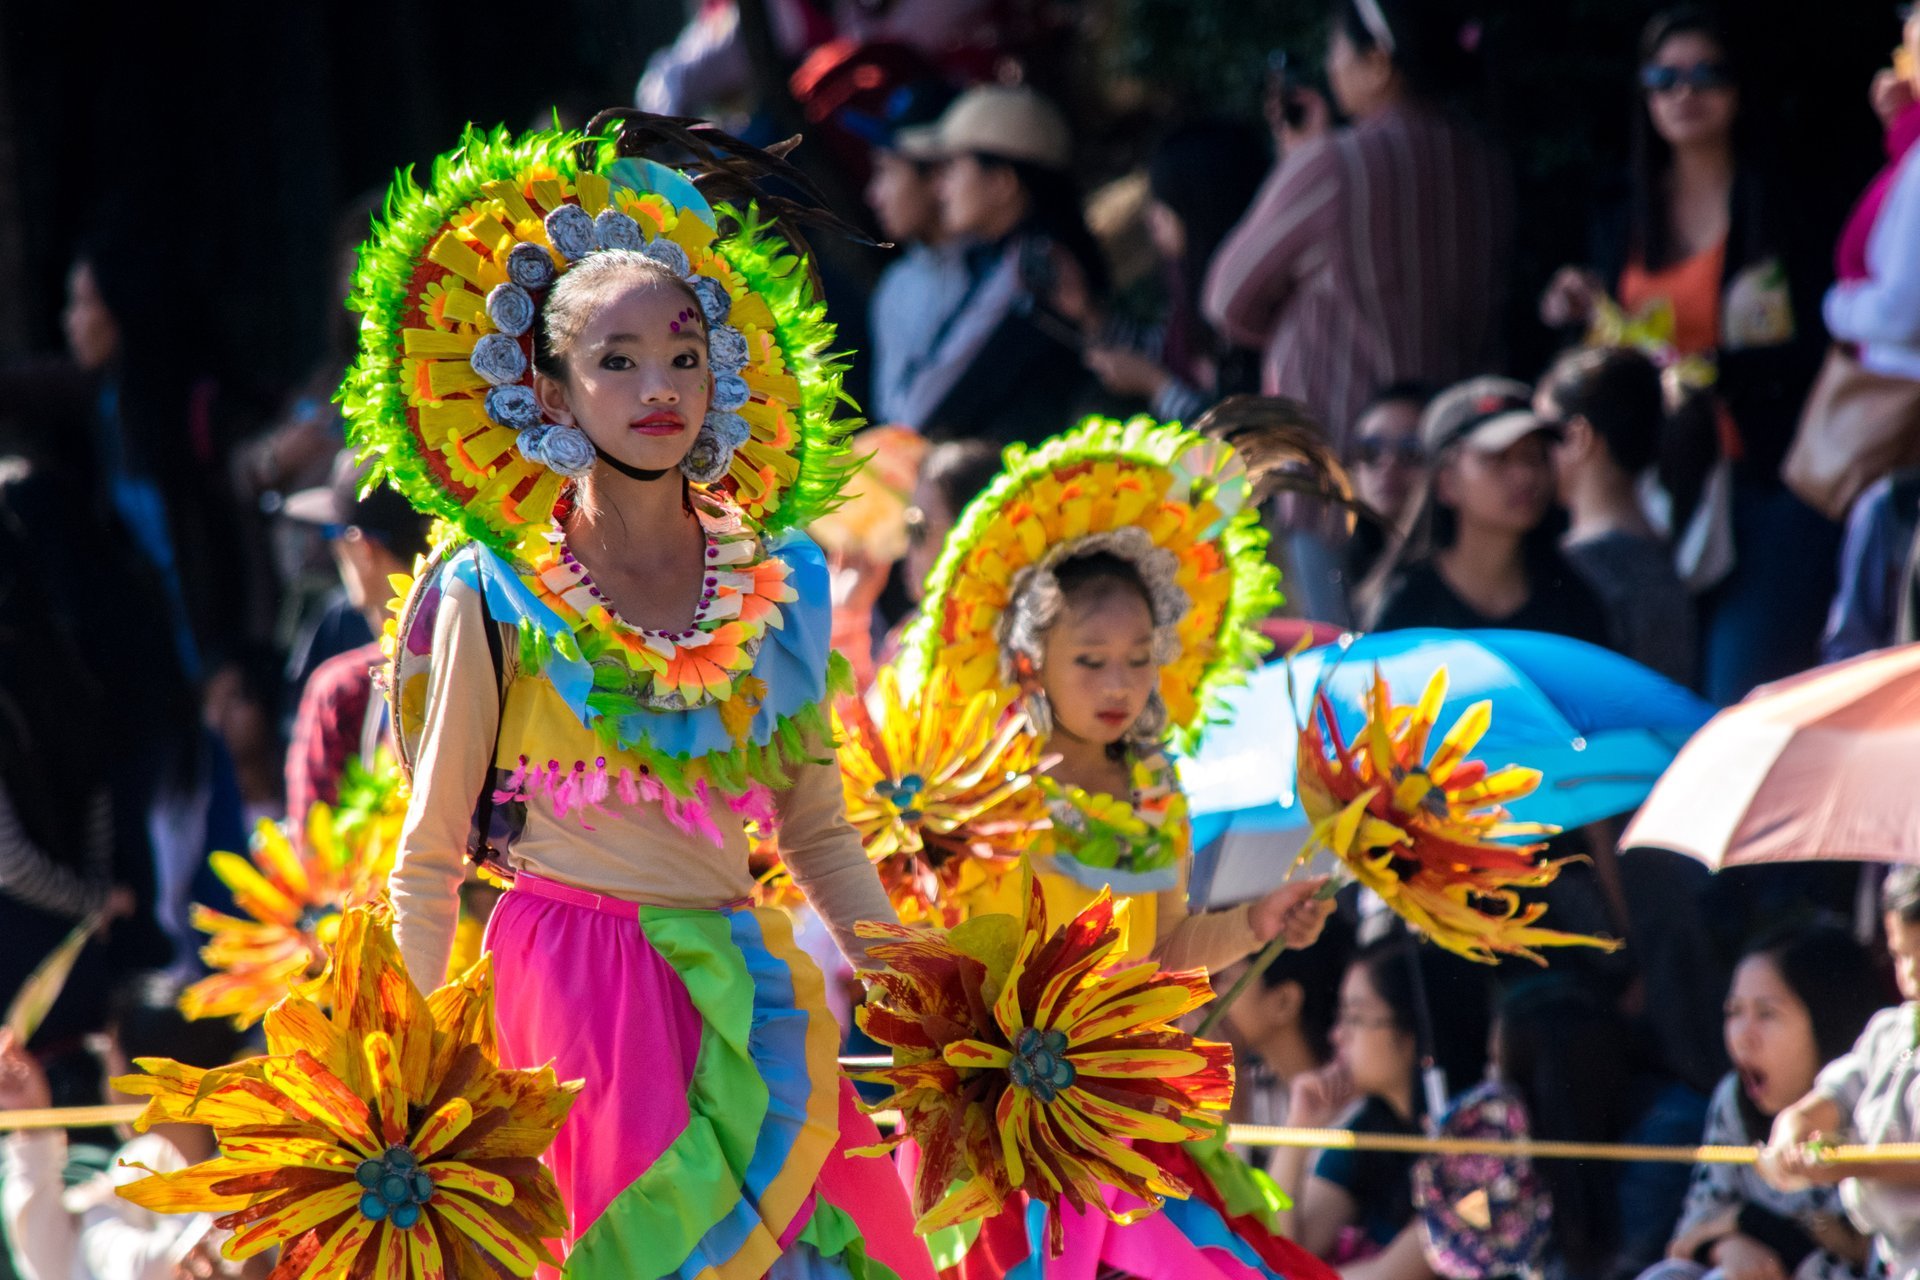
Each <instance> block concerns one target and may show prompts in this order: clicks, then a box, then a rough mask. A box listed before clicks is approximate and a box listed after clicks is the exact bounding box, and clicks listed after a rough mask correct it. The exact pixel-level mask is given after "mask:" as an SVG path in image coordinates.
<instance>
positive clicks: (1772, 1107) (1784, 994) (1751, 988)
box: [1724, 955, 1820, 1116]
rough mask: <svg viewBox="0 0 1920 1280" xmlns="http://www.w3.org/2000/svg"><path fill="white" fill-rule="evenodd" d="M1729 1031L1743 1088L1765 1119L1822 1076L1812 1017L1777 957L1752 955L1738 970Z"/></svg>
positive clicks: (1729, 1008)
mask: <svg viewBox="0 0 1920 1280" xmlns="http://www.w3.org/2000/svg"><path fill="white" fill-rule="evenodd" d="M1724 1029H1725V1033H1726V1037H1727V1057H1728V1058H1730V1059H1732V1061H1733V1069H1734V1070H1735V1071H1738V1072H1739V1073H1740V1087H1741V1088H1742V1089H1745V1090H1746V1091H1747V1097H1748V1099H1750V1100H1751V1101H1752V1103H1753V1105H1754V1106H1756V1107H1758V1108H1760V1111H1761V1113H1762V1114H1764V1115H1769V1116H1771V1115H1777V1114H1779V1113H1780V1111H1782V1110H1783V1109H1785V1108H1786V1107H1789V1106H1791V1105H1792V1104H1793V1103H1795V1102H1797V1101H1799V1100H1800V1099H1801V1098H1803V1097H1805V1096H1806V1095H1807V1093H1808V1091H1809V1090H1811V1089H1812V1088H1813V1078H1814V1076H1816V1075H1818V1074H1819V1072H1820V1047H1819V1045H1818V1044H1817V1043H1816V1042H1815V1041H1814V1038H1813V1018H1812V1016H1811V1015H1810V1014H1809V1013H1808V1012H1807V1006H1806V1005H1805V1004H1803V1003H1802V1002H1801V1000H1800V997H1799V996H1797V995H1795V994H1794V993H1793V988H1792V987H1790V986H1788V985H1787V982H1786V979H1785V978H1783V977H1781V976H1780V967H1779V966H1778V965H1776V964H1775V963H1774V961H1773V957H1772V956H1767V955H1755V956H1748V957H1747V958H1746V959H1745V960H1742V961H1741V962H1740V967H1739V968H1738V969H1735V970H1734V971H1733V986H1732V988H1731V989H1730V990H1728V992H1727V1007H1726V1023H1725V1028H1724Z"/></svg>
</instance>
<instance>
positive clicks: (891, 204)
mask: <svg viewBox="0 0 1920 1280" xmlns="http://www.w3.org/2000/svg"><path fill="white" fill-rule="evenodd" d="M953 97H954V94H953V91H952V90H951V89H949V88H947V87H946V86H945V85H943V84H940V83H938V82H926V81H922V82H919V83H915V84H909V85H903V86H902V87H901V88H900V89H898V90H896V91H895V92H894V94H893V96H892V97H891V98H890V99H888V102H887V110H886V113H885V114H884V115H882V116H879V117H877V118H870V117H866V116H857V115H854V114H853V113H851V112H848V113H845V114H843V115H842V117H841V121H842V123H844V124H846V125H847V126H848V127H849V128H851V129H853V130H854V132H856V133H858V134H861V135H862V136H864V137H866V138H867V139H868V141H870V142H871V143H872V144H873V175H872V177H870V178H869V179H868V180H867V187H866V199H867V207H868V208H869V209H871V210H872V211H873V216H874V220H875V221H876V222H878V223H879V224H880V234H881V235H882V236H884V237H885V238H886V239H887V240H889V241H891V242H892V243H893V244H895V245H898V246H899V247H900V256H899V257H898V258H896V259H894V260H893V261H892V262H890V263H888V264H887V268H886V270H884V271H882V272H881V273H880V280H879V283H877V284H876V285H875V286H874V289H873V299H872V301H871V303H869V305H868V311H869V315H870V322H869V326H868V328H869V332H870V333H871V335H872V337H871V346H872V350H871V351H870V353H869V354H870V355H871V356H872V358H873V391H872V396H871V400H872V403H871V404H870V405H869V406H868V408H869V410H870V412H871V413H872V415H873V420H874V421H875V422H880V423H901V424H905V425H908V426H914V425H917V424H915V423H914V421H913V419H911V418H909V417H908V416H907V407H908V406H907V391H908V389H909V387H910V386H911V384H912V380H913V376H914V374H915V373H916V372H917V371H918V369H919V367H920V365H921V364H922V363H924V362H925V360H926V359H927V358H928V356H929V355H931V353H932V350H933V346H934V341H935V338H936V337H937V336H938V332H939V326H940V323H941V320H942V319H943V318H944V317H945V316H948V315H950V314H951V313H952V312H953V310H954V308H956V307H958V306H959V305H960V302H961V300H962V299H963V298H964V297H965V296H966V293H967V286H968V283H969V280H968V276H967V262H966V254H965V242H964V241H962V240H960V239H957V238H955V237H953V236H949V235H948V234H947V233H946V230H945V228H944V227H943V226H942V225H941V220H940V192H939V172H940V166H939V164H938V163H937V162H935V161H932V160H928V159H925V158H915V157H913V156H909V155H903V154H902V153H901V152H900V150H899V149H898V145H897V143H898V139H899V136H900V131H901V130H903V129H913V128H922V127H924V126H926V125H929V124H931V123H933V122H934V121H935V120H937V119H939V118H940V114H941V113H942V112H943V111H945V110H946V108H947V106H948V104H950V103H951V102H952V101H953Z"/></svg>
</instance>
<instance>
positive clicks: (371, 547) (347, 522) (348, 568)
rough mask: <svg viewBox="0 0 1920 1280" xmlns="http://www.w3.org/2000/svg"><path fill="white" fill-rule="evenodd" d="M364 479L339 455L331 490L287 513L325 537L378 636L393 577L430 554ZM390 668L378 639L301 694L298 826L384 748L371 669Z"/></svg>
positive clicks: (418, 529) (400, 501)
mask: <svg viewBox="0 0 1920 1280" xmlns="http://www.w3.org/2000/svg"><path fill="white" fill-rule="evenodd" d="M367 471H368V468H367V467H364V466H361V465H358V464H356V463H355V462H354V458H353V451H352V450H351V449H342V450H341V451H340V453H339V454H338V456H336V457H335V458H334V464H333V478H332V480H331V482H330V483H329V484H327V485H326V486H325V487H324V488H318V489H307V490H303V491H302V492H300V493H296V494H294V495H293V496H292V497H290V498H288V499H287V502H286V505H285V506H284V507H282V508H281V513H282V514H283V515H285V516H286V517H287V518H288V519H289V520H297V521H299V522H301V523H303V524H310V525H314V526H316V527H318V528H319V529H320V531H321V535H322V536H323V537H325V538H326V540H327V547H328V549H329V550H331V551H332V552H333V562H334V564H335V565H336V566H337V567H338V568H339V570H340V582H341V585H342V586H343V587H345V589H346V593H347V600H348V602H349V603H350V604H351V605H352V606H353V607H354V608H355V609H356V610H358V611H359V613H360V615H361V616H362V617H363V618H365V619H366V622H367V628H368V630H370V631H371V632H372V633H373V634H374V635H375V636H376V637H377V636H379V634H380V632H381V630H382V629H383V628H384V627H385V625H386V621H387V600H388V598H389V596H390V595H391V594H392V591H391V588H390V587H389V586H388V583H387V579H388V578H390V577H392V576H393V575H395V574H404V573H407V572H409V571H410V569H411V567H412V564H413V558H414V556H415V555H416V554H418V553H420V552H422V551H424V550H426V540H427V539H426V534H427V522H426V518H425V517H423V516H421V515H419V514H418V513H416V512H415V511H414V509H413V508H412V507H411V506H409V505H407V500H406V499H405V498H403V497H401V496H400V495H399V494H398V493H396V492H394V491H393V490H392V489H391V488H389V487H388V486H386V485H380V486H379V487H377V488H375V489H373V490H372V491H371V492H369V493H367V494H365V495H364V496H363V495H362V494H361V492H360V488H361V485H362V484H363V483H364V481H365V480H366V477H367ZM383 661H385V659H384V657H383V655H382V654H381V652H380V642H379V641H378V639H375V640H373V641H372V642H370V643H368V644H364V645H361V646H360V647H359V648H357V649H349V650H348V651H347V652H345V653H342V654H337V655H335V656H334V657H332V658H329V659H327V660H326V661H325V662H323V663H321V664H320V665H319V667H317V668H316V669H315V670H314V673H313V675H312V676H311V677H310V678H309V679H308V680H307V684H306V687H305V688H304V689H303V690H302V691H301V694H300V710H299V711H298V713H296V714H295V716H294V721H293V738H292V742H291V743H290V745H289V746H288V748H287V812H288V813H289V814H291V815H293V818H294V823H295V826H296V828H298V827H299V826H300V825H301V824H302V823H303V822H304V820H305V817H306V813H307V810H308V809H309V808H311V807H312V806H313V804H314V803H315V802H316V801H320V802H324V803H327V804H333V803H335V802H336V801H337V800H339V798H340V779H341V778H342V776H344V774H345V773H346V768H347V762H348V761H349V760H352V759H355V758H360V757H364V756H367V755H370V754H371V752H372V748H373V746H374V745H376V744H377V743H378V741H379V735H380V732H381V728H382V724H383V721H380V720H379V717H378V711H379V708H378V707H377V706H376V705H375V703H374V699H373V669H374V668H375V667H377V666H379V665H380V664H381V663H382V662H383Z"/></svg>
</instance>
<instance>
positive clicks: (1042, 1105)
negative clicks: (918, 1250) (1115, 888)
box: [858, 876, 1233, 1246]
mask: <svg viewBox="0 0 1920 1280" xmlns="http://www.w3.org/2000/svg"><path fill="white" fill-rule="evenodd" d="M1025 887H1026V891H1027V902H1028V906H1027V918H1026V922H1025V925H1024V928H1023V927H1022V925H1021V924H1020V923H1019V922H1017V921H1015V920H1014V919H1013V918H1012V917H1011V916H999V915H992V916H977V917H975V918H974V919H972V920H969V921H968V922H967V923H966V924H964V925H962V926H960V927H959V928H957V929H954V930H953V931H952V932H951V933H944V934H943V933H939V932H936V931H933V930H930V929H925V928H915V927H912V926H906V925H878V924H863V925H861V926H860V931H861V933H862V935H863V936H865V937H869V938H878V939H885V941H883V942H881V943H880V944H879V945H877V946H874V947H873V948H871V950H870V952H869V954H870V955H871V957H872V958H873V959H874V960H876V961H878V962H879V963H881V964H883V965H885V966H886V968H885V969H884V970H883V971H881V972H879V973H878V974H876V975H874V981H875V991H874V994H873V996H872V997H871V998H870V999H869V1000H868V1002H867V1004H866V1006H865V1007H864V1008H862V1009H861V1010H860V1012H859V1014H858V1018H859V1022H860V1026H861V1028H862V1029H863V1030H865V1031H866V1033H867V1034H868V1035H870V1036H872V1037H873V1038H874V1039H875V1040H877V1041H879V1042H880V1043H881V1044H884V1045H887V1046H889V1047H891V1048H892V1049H893V1060H894V1065H893V1066H891V1067H887V1068H883V1069H880V1070H876V1071H870V1072H864V1073H862V1074H861V1076H860V1078H862V1079H866V1080H872V1081H876V1082H879V1083H882V1084H886V1085H889V1086H891V1087H892V1088H893V1091H894V1092H893V1093H892V1095H891V1096H889V1097H888V1098H886V1099H885V1100H884V1101H882V1102H881V1103H880V1104H879V1105H880V1106H882V1107H895V1108H898V1109H899V1111H900V1113H901V1117H902V1120H901V1133H902V1135H903V1136H905V1137H911V1138H913V1139H914V1141H915V1142H917V1143H918V1144H919V1145H920V1148H921V1152H922V1163H921V1167H920V1172H919V1175H918V1178H917V1180H916V1182H915V1185H914V1190H913V1201H914V1211H915V1213H916V1214H917V1215H919V1230H920V1231H921V1232H922V1233H925V1232H929V1231H934V1230H937V1229H939V1228H941V1227H944V1226H949V1225H952V1224H954V1223H959V1222H965V1221H968V1220H970V1219H973V1218H979V1217H984V1216H986V1215H988V1214H992V1213H995V1212H998V1211H999V1210H1000V1209H1001V1208H1002V1207H1003V1206H1004V1205H1005V1204H1006V1202H1007V1200H1008V1198H1009V1197H1010V1196H1011V1195H1012V1194H1013V1193H1014V1192H1015V1191H1025V1192H1026V1193H1027V1194H1029V1195H1031V1196H1032V1197H1034V1198H1035V1199H1038V1200H1041V1201H1043V1202H1046V1203H1048V1204H1051V1205H1054V1206H1055V1207H1056V1208H1057V1207H1058V1206H1059V1205H1060V1204H1061V1203H1062V1202H1064V1203H1066V1204H1069V1205H1072V1206H1073V1207H1074V1208H1076V1209H1085V1208H1086V1207H1088V1206H1089V1205H1093V1206H1097V1207H1099V1208H1100V1209H1101V1211H1102V1212H1105V1213H1107V1214H1109V1215H1110V1216H1113V1217H1115V1218H1116V1220H1119V1221H1132V1220H1134V1219H1136V1218H1138V1217H1140V1216H1142V1215H1143V1214H1145V1213H1149V1212H1151V1211H1152V1210H1153V1209H1155V1208H1158V1207H1159V1205H1160V1204H1161V1203H1162V1199H1163V1197H1165V1196H1169V1195H1171V1196H1177V1197H1182V1198H1184V1197H1185V1196H1186V1195H1187V1193H1188V1192H1187V1188H1186V1186H1185V1185H1184V1184H1183V1183H1181V1182H1180V1181H1179V1180H1178V1179H1177V1178H1174V1177H1172V1176H1171V1175H1169V1174H1167V1173H1166V1172H1165V1171H1164V1170H1163V1169H1161V1167H1160V1166H1159V1165H1158V1164H1156V1163H1155V1162H1154V1161H1153V1160H1151V1159H1149V1158H1148V1157H1147V1156H1145V1155H1143V1154H1141V1153H1140V1152H1138V1151H1135V1150H1134V1149H1133V1148H1132V1147H1130V1146H1129V1145H1128V1140H1129V1139H1136V1138H1137V1139H1142V1140H1147V1141H1154V1142H1183V1141H1185V1140H1186V1139H1188V1138H1194V1137H1201V1136H1204V1135H1205V1134H1207V1133H1209V1132H1211V1128H1212V1126H1210V1125H1209V1124H1208V1123H1206V1121H1205V1119H1204V1117H1205V1115H1206V1113H1209V1112H1221V1111H1224V1110H1226V1107H1227V1104H1228V1102H1229V1101H1230V1100H1231V1098H1232V1096H1233V1051H1232V1050H1231V1049H1229V1048H1228V1047H1227V1046H1226V1045H1223V1044H1213V1043H1210V1042H1207V1041H1202V1040H1195V1039H1194V1038H1193V1037H1192V1036H1190V1035H1187V1034H1186V1033H1185V1032H1182V1031H1178V1030H1176V1029H1175V1028H1174V1027H1173V1026H1172V1025H1171V1024H1172V1023H1173V1021H1174V1020H1175V1019H1177V1018H1179V1017H1181V1016H1182V1015H1183V1014H1186V1013H1188V1012H1190V1011H1191V1010H1193V1009H1196V1008H1198V1007H1199V1006H1200V1005H1202V1004H1204V1003H1206V1001H1207V1000H1208V999H1209V998H1211V996H1212V990H1211V989H1210V988H1209V987H1208V985H1207V978H1206V975H1205V974H1204V973H1199V972H1193V973H1167V972H1163V971H1161V969H1160V967H1159V966H1158V965H1155V964H1154V963H1152V962H1151V961H1143V962H1141V963H1139V964H1133V965H1127V966H1124V967H1112V968H1109V967H1107V962H1108V961H1109V960H1110V959H1111V958H1112V957H1113V956H1114V955H1115V953H1116V952H1118V951H1119V949H1120V942H1121V931H1120V929H1119V928H1118V927H1117V926H1116V925H1115V923H1114V904H1113V901H1112V900H1111V899H1110V898H1109V897H1108V896H1107V894H1106V892H1105V891H1102V893H1101V895H1100V896H1099V897H1098V898H1096V899H1095V900H1094V902H1093V903H1092V904H1091V905H1089V906H1088V907H1087V908H1086V910H1084V911H1082V912H1081V913H1080V914H1079V915H1078V916H1076V917H1074V918H1073V919H1072V920H1070V921H1068V922H1067V923H1066V924H1064V925H1062V926H1060V927H1059V928H1058V929H1053V928H1050V927H1049V924H1048V921H1047V910H1046V900H1045V897H1044V895H1043V894H1042V893H1041V890H1040V886H1039V885H1038V884H1037V883H1035V882H1034V881H1033V880H1032V878H1031V877H1030V876H1029V878H1028V882H1027V884H1026V886H1025ZM1103 1186H1111V1187H1115V1188H1118V1189H1120V1190H1123V1191H1126V1192H1129V1193H1131V1194H1133V1195H1135V1196H1138V1197H1139V1198H1140V1199H1141V1200H1144V1201H1146V1203H1147V1207H1146V1208H1143V1209H1138V1210H1134V1211H1131V1212H1126V1213H1116V1212H1115V1211H1114V1210H1113V1209H1112V1208H1111V1207H1109V1206H1108V1205H1107V1204H1106V1203H1105V1200H1104V1198H1103V1197H1102V1195H1101V1188H1102V1187H1103ZM1059 1231H1060V1223H1059V1218H1058V1215H1057V1214H1056V1215H1055V1216H1054V1220H1053V1224H1052V1228H1051V1233H1052V1236H1053V1239H1054V1242H1055V1244H1056V1246H1057V1243H1058V1238H1059Z"/></svg>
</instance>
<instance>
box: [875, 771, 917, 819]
mask: <svg viewBox="0 0 1920 1280" xmlns="http://www.w3.org/2000/svg"><path fill="white" fill-rule="evenodd" d="M873 789H874V790H875V791H877V792H878V793H879V794H880V798H881V799H883V800H885V801H886V802H887V803H888V804H890V805H892V806H893V811H894V812H895V813H897V814H899V815H900V816H901V817H902V818H904V819H906V820H907V821H908V822H918V821H920V793H921V792H922V791H925V790H926V789H927V780H926V779H925V778H923V777H921V776H920V775H919V774H917V773H910V774H908V775H907V776H906V777H904V778H902V779H900V780H899V781H898V782H890V781H887V780H885V779H882V780H881V781H879V782H876V783H874V784H873Z"/></svg>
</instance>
